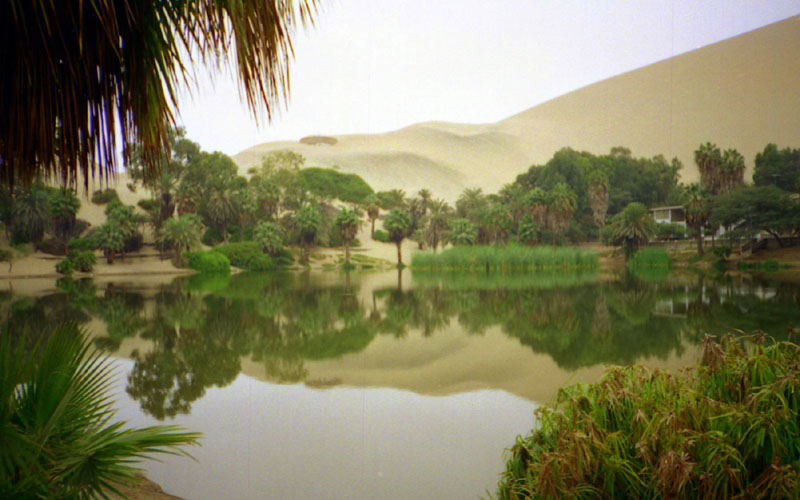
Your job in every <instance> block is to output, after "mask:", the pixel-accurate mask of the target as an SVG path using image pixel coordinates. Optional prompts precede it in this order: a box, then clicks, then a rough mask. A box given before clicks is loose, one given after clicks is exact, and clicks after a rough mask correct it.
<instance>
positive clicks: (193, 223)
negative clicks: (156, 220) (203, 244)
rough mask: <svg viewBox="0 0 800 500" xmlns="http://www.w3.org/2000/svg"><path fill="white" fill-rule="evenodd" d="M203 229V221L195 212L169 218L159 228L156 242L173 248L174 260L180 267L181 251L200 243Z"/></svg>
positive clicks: (181, 260) (181, 262)
mask: <svg viewBox="0 0 800 500" xmlns="http://www.w3.org/2000/svg"><path fill="white" fill-rule="evenodd" d="M203 229H204V228H203V222H202V221H201V220H200V217H199V216H197V215H195V214H187V215H182V216H180V217H178V218H177V219H176V218H169V219H167V220H166V221H165V222H164V225H163V227H162V228H161V234H159V235H158V242H159V243H161V244H163V245H165V246H170V247H172V248H173V250H174V251H175V262H176V263H177V265H178V267H180V266H181V265H182V264H183V258H182V256H183V251H184V250H187V251H189V250H191V249H192V248H193V247H196V246H199V245H200V237H201V236H202V235H203Z"/></svg>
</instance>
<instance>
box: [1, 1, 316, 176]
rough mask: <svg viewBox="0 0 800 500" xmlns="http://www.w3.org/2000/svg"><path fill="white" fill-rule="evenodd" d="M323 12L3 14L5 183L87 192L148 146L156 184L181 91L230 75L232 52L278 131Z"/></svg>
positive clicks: (270, 4) (170, 9)
mask: <svg viewBox="0 0 800 500" xmlns="http://www.w3.org/2000/svg"><path fill="white" fill-rule="evenodd" d="M315 9H316V1H315V0H298V2H294V1H292V0H266V1H263V2H238V1H237V2H231V1H223V0H199V1H194V2H184V1H171V2H134V1H131V0H94V1H91V2H61V1H59V2H30V1H28V0H9V1H6V2H2V3H0V58H1V59H2V60H3V71H2V72H0V157H2V158H3V159H4V168H3V169H2V176H4V177H5V179H4V180H5V181H6V182H7V183H9V184H10V183H13V182H14V181H22V182H25V183H29V182H30V181H32V180H33V178H34V177H35V176H36V175H37V173H44V174H46V175H52V176H53V177H56V178H58V179H60V180H62V182H65V183H66V182H75V181H76V180H77V179H78V178H79V177H82V178H83V180H84V183H85V184H88V180H89V177H90V176H91V175H92V174H94V173H98V174H99V175H100V176H105V177H107V176H109V175H110V174H111V173H112V172H114V171H115V170H116V168H117V166H118V162H119V161H118V160H117V157H116V155H115V153H114V151H115V148H116V145H117V144H118V143H120V144H121V145H122V150H123V151H125V152H126V158H125V159H126V160H127V156H128V154H127V152H130V151H131V149H132V146H133V145H134V144H139V145H141V153H142V160H143V164H144V165H145V168H146V170H147V173H148V175H156V174H157V173H158V167H159V163H160V161H161V159H162V158H163V157H164V153H165V151H167V150H168V130H169V125H170V124H171V123H173V121H174V120H173V117H174V109H175V106H176V105H177V96H178V91H179V85H181V84H183V83H190V81H191V80H192V78H193V76H194V75H193V74H194V67H195V63H197V62H202V63H204V64H207V65H208V66H210V67H211V68H212V69H215V70H219V69H220V68H221V67H223V66H224V63H225V62H226V60H227V55H228V53H229V52H233V57H232V58H231V60H233V61H235V64H234V67H235V71H236V73H237V75H238V78H239V82H240V84H241V88H242V90H243V95H244V97H245V100H246V101H247V103H248V105H249V107H250V109H251V110H253V112H254V113H255V112H256V111H259V112H261V111H263V112H266V116H267V118H268V119H269V118H270V117H271V116H272V113H273V111H274V108H275V106H276V105H279V104H280V103H281V102H282V101H284V100H285V98H286V96H287V94H288V91H289V88H288V87H289V77H288V62H289V60H290V58H291V56H292V44H291V39H292V37H293V36H294V33H295V31H296V28H297V26H298V25H301V24H305V23H306V22H308V21H310V20H311V18H312V14H313V11H314V10H315ZM187 59H188V60H187ZM32 123H35V124H36V126H35V127H34V126H31V125H30V124H32Z"/></svg>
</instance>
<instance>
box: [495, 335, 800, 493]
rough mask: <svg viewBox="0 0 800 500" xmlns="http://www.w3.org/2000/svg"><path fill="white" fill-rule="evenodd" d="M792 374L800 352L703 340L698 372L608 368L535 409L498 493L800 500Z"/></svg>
mask: <svg viewBox="0 0 800 500" xmlns="http://www.w3.org/2000/svg"><path fill="white" fill-rule="evenodd" d="M745 346H748V347H745ZM798 375H800V347H798V346H797V345H796V344H793V343H789V342H780V343H774V342H771V341H768V340H766V339H765V338H763V337H755V336H754V337H748V338H744V339H733V338H731V337H729V338H726V339H725V340H724V341H723V343H722V345H718V344H716V343H714V342H712V341H711V340H710V339H709V338H706V339H705V340H704V341H703V358H702V366H700V367H699V368H697V369H696V370H695V371H693V372H685V373H680V374H678V375H674V374H669V373H666V372H662V371H655V372H650V371H648V370H647V369H645V368H642V367H628V368H613V369H611V370H609V371H608V372H607V373H606V375H605V377H604V378H603V380H602V381H601V382H600V383H598V384H592V385H582V384H579V385H575V386H572V387H569V388H567V389H562V390H561V391H560V393H559V396H558V400H557V402H556V403H555V404H553V405H549V406H546V407H543V408H541V409H540V410H538V411H537V415H538V429H536V430H535V431H534V432H533V433H532V434H530V435H529V436H527V437H525V438H522V437H520V438H518V439H517V442H516V444H515V445H514V446H513V448H511V450H510V455H509V458H508V462H507V464H506V472H505V473H504V474H503V477H502V479H501V481H500V484H499V488H498V495H499V497H500V498H501V499H519V498H569V497H581V498H733V497H736V498H798V496H800V474H799V473H798V470H797V464H798V460H800V414H799V413H798V411H799V410H800V379H799V378H798Z"/></svg>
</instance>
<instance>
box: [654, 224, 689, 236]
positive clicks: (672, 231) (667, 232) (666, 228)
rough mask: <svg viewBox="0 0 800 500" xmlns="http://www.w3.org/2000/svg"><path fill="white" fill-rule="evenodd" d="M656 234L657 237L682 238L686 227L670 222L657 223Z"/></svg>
mask: <svg viewBox="0 0 800 500" xmlns="http://www.w3.org/2000/svg"><path fill="white" fill-rule="evenodd" d="M656 236H658V239H661V240H663V239H670V238H683V237H684V236H686V227H684V226H682V225H680V224H675V223H672V222H662V223H660V224H657V228H656Z"/></svg>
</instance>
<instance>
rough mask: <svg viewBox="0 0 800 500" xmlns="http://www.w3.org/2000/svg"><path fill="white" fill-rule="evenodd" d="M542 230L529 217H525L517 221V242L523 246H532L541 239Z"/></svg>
mask: <svg viewBox="0 0 800 500" xmlns="http://www.w3.org/2000/svg"><path fill="white" fill-rule="evenodd" d="M541 233H542V230H541V228H540V227H539V225H538V224H537V223H536V222H535V221H534V220H533V218H532V217H531V216H530V215H525V216H523V217H522V219H521V220H520V221H519V229H517V241H519V242H520V243H522V244H523V245H534V244H536V243H537V242H538V241H539V239H540V238H541Z"/></svg>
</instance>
